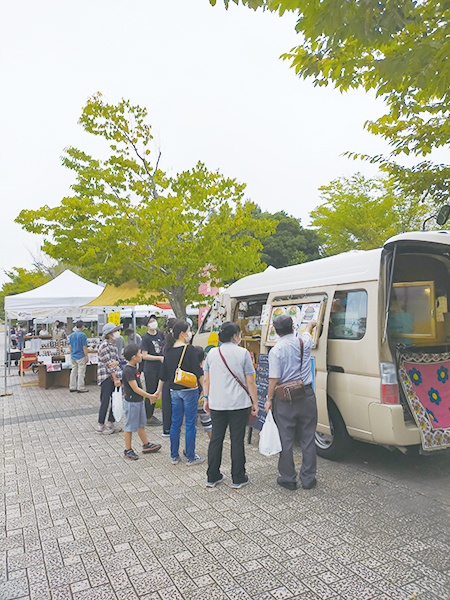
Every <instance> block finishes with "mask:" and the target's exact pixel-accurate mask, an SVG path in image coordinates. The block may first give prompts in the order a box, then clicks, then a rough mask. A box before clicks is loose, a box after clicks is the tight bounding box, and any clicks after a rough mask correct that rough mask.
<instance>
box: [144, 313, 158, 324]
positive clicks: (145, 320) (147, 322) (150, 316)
mask: <svg viewBox="0 0 450 600" xmlns="http://www.w3.org/2000/svg"><path fill="white" fill-rule="evenodd" d="M152 319H156V315H149V316H148V317H145V319H144V325H148V324H149V322H150V321H151V320H152Z"/></svg>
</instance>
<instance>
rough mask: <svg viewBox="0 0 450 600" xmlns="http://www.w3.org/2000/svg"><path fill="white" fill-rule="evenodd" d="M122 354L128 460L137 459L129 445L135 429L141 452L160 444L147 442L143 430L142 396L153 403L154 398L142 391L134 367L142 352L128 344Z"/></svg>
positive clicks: (144, 423) (151, 449) (159, 446)
mask: <svg viewBox="0 0 450 600" xmlns="http://www.w3.org/2000/svg"><path fill="white" fill-rule="evenodd" d="M124 356H125V358H126V360H127V361H128V363H127V364H126V366H125V367H124V368H123V371H122V385H123V391H124V395H125V398H124V402H123V404H124V409H125V414H126V417H127V423H126V425H125V430H124V437H125V451H124V453H123V456H124V458H127V459H128V460H137V459H138V458H139V457H138V455H137V454H136V452H135V451H134V450H133V448H132V447H131V438H132V434H133V433H135V432H136V431H137V434H138V436H139V437H140V438H141V441H142V444H143V445H142V452H143V453H144V454H148V453H150V452H157V451H158V450H159V449H160V448H161V444H152V443H151V442H149V441H148V437H147V434H146V432H145V425H146V422H147V419H146V416H145V408H144V402H143V400H144V398H148V399H149V400H151V401H152V402H153V404H154V403H155V402H156V398H155V396H154V395H153V394H149V393H148V392H144V390H143V389H142V388H141V386H140V373H138V371H137V369H136V365H137V364H138V363H140V362H141V361H142V354H141V349H140V348H139V346H138V345H137V344H128V346H127V347H126V348H125V350H124Z"/></svg>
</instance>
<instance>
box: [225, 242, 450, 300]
mask: <svg viewBox="0 0 450 600" xmlns="http://www.w3.org/2000/svg"><path fill="white" fill-rule="evenodd" d="M393 243H400V244H401V245H403V244H404V245H405V246H411V245H414V244H415V243H418V244H426V245H428V246H433V245H434V244H439V245H441V246H442V245H450V231H445V230H444V231H410V232H407V233H400V234H398V235H395V236H394V237H391V238H389V239H388V240H387V241H386V242H385V244H384V248H386V247H389V246H390V245H391V244H393ZM411 243H413V244H411ZM382 251H383V249H382V248H377V249H375V250H351V251H350V252H343V253H342V254H336V255H335V256H330V257H328V258H320V259H318V260H313V261H311V262H307V263H302V264H300V265H293V266H292V267H283V268H282V269H275V268H274V267H267V269H266V270H265V271H264V272H263V273H256V274H255V275H249V276H248V277H243V278H242V279H239V280H238V281H236V282H235V283H233V284H232V285H231V286H230V287H229V288H228V289H226V290H225V293H226V294H229V295H230V296H232V297H233V298H241V297H244V296H257V295H262V294H269V293H271V292H289V291H291V290H296V289H299V288H302V289H305V288H317V287H321V286H324V285H337V284H344V285H345V284H347V283H357V282H358V281H378V279H379V277H380V263H381V254H382Z"/></svg>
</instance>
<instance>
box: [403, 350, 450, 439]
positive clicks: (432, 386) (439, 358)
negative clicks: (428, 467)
mask: <svg viewBox="0 0 450 600" xmlns="http://www.w3.org/2000/svg"><path fill="white" fill-rule="evenodd" d="M449 374H450V354H449V353H448V352H447V353H442V354H424V353H419V354H404V355H402V356H401V358H400V369H399V375H400V381H401V383H402V387H403V391H404V392H405V396H406V400H407V402H408V404H409V406H410V408H411V412H412V414H413V417H414V420H415V421H416V424H417V427H418V428H419V431H420V435H421V438H422V446H423V448H424V450H437V449H439V448H446V447H449V446H450V380H449Z"/></svg>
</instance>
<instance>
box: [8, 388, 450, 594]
mask: <svg viewBox="0 0 450 600" xmlns="http://www.w3.org/2000/svg"><path fill="white" fill-rule="evenodd" d="M8 383H9V385H10V386H12V387H11V389H12V391H13V392H14V394H13V395H12V396H6V397H3V398H1V399H0V400H1V403H0V406H1V416H2V417H3V426H2V447H3V461H2V466H1V474H2V478H1V483H2V488H3V492H4V493H3V494H2V502H3V508H4V510H3V511H2V513H1V519H2V522H1V525H2V527H1V534H0V559H1V561H0V573H1V579H0V600H9V599H13V598H24V599H25V598H32V599H34V600H41V599H42V600H44V599H50V598H52V599H54V600H66V599H67V600H68V599H72V598H73V599H75V600H109V599H116V598H117V599H120V600H136V599H137V598H140V599H142V600H172V599H173V600H177V599H183V598H184V599H186V600H203V599H205V600H219V599H220V600H222V599H223V600H226V599H230V600H245V599H249V598H251V599H255V600H287V599H292V600H294V599H295V600H318V599H324V600H328V599H330V600H331V599H335V600H338V599H346V600H347V599H358V600H366V599H371V598H374V599H377V600H389V599H392V600H402V599H404V600H406V599H409V598H415V597H417V600H435V599H442V600H448V599H449V598H450V514H449V513H450V507H449V506H445V505H443V504H439V503H438V502H435V501H432V500H430V499H429V498H427V496H426V495H424V494H416V493H412V492H408V491H407V490H406V489H405V487H404V486H403V485H400V484H399V485H396V484H392V483H389V482H387V481H385V480H383V479H381V478H378V477H377V476H375V475H370V474H367V473H363V472H361V471H360V470H358V469H356V468H355V467H352V466H349V465H346V464H345V463H341V464H339V463H332V462H328V461H323V460H320V461H319V476H318V480H319V485H318V486H317V488H316V489H314V490H312V491H304V490H298V491H296V492H289V491H287V490H284V489H281V488H279V487H277V485H276V483H275V481H276V458H270V459H269V458H265V457H262V456H261V455H260V454H259V453H258V451H257V446H256V441H257V435H255V436H254V442H253V445H252V447H250V448H249V449H248V452H247V470H248V473H249V475H250V478H251V485H249V486H247V487H246V488H243V489H241V490H232V489H231V487H230V477H229V451H228V447H227V448H225V453H224V455H225V465H224V466H225V468H224V473H225V476H226V480H225V483H224V484H222V485H221V486H220V487H218V488H215V489H206V488H205V485H204V484H205V470H206V469H205V465H204V464H202V465H198V466H196V467H192V468H187V467H186V465H185V464H184V463H183V462H182V463H180V464H179V465H177V466H172V465H171V464H170V457H169V440H168V439H167V438H161V437H160V435H161V431H160V428H148V431H149V433H150V439H151V440H156V441H158V442H161V443H162V444H163V448H162V449H161V451H160V452H159V453H158V454H156V455H150V456H142V455H141V458H140V459H139V460H138V461H136V462H134V463H131V462H126V461H125V460H124V459H123V458H122V452H123V437H122V434H114V435H110V436H100V435H97V434H95V432H94V426H95V423H96V415H97V408H98V389H97V388H96V387H95V386H90V388H89V389H90V390H91V391H90V393H89V394H69V393H68V392H67V390H64V389H61V388H56V389H50V390H47V391H44V390H40V389H39V388H38V387H26V388H21V387H20V385H19V384H18V378H17V377H14V378H11V379H9V381H8ZM1 384H2V385H3V382H1ZM255 438H256V439H255ZM138 448H139V445H138V444H135V449H138ZM206 450H207V438H206V436H205V435H204V434H203V432H202V431H201V430H199V434H198V444H197V451H198V453H199V454H201V455H205V454H206ZM296 460H298V461H300V460H301V457H300V453H299V452H298V454H297V457H296ZM414 594H416V596H414Z"/></svg>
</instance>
